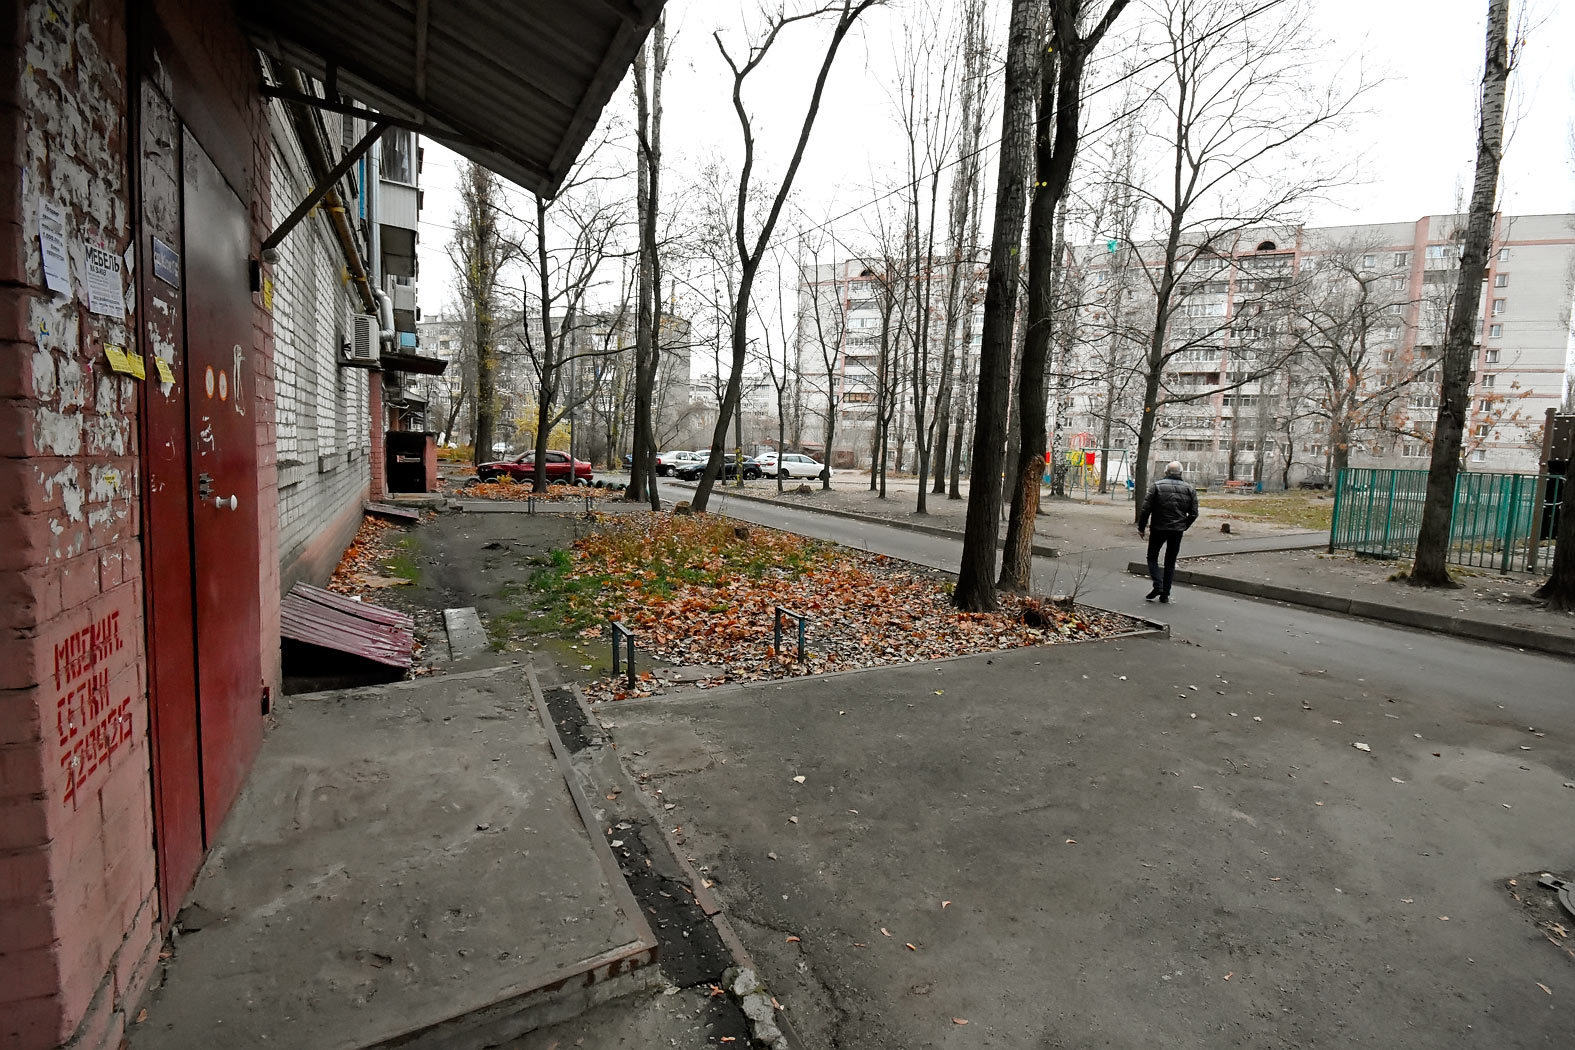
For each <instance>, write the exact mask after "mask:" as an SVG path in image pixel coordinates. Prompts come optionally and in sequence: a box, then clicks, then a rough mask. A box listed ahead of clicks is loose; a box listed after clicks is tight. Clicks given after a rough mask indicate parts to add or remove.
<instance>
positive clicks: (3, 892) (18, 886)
mask: <svg viewBox="0 0 1575 1050" xmlns="http://www.w3.org/2000/svg"><path fill="white" fill-rule="evenodd" d="M48 892H49V853H48V851H46V850H42V849H32V850H21V851H16V852H11V853H0V901H4V902H7V907H10V906H11V902H27V901H34V900H37V899H39V898H40V897H42V896H43V895H44V894H47V893H48Z"/></svg>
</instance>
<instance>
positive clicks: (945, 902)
mask: <svg viewBox="0 0 1575 1050" xmlns="http://www.w3.org/2000/svg"><path fill="white" fill-rule="evenodd" d="M951 906H952V902H951V901H941V907H943V908H950V907H951Z"/></svg>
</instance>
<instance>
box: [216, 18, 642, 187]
mask: <svg viewBox="0 0 1575 1050" xmlns="http://www.w3.org/2000/svg"><path fill="white" fill-rule="evenodd" d="M238 6H239V9H240V12H241V17H242V18H243V19H244V21H245V22H246V25H247V28H248V31H249V32H250V34H251V38H252V42H253V43H254V44H255V45H256V46H257V47H258V48H259V49H261V50H262V51H263V52H265V53H267V54H270V55H273V56H274V57H275V58H278V59H280V60H282V61H284V62H287V63H289V64H290V65H292V66H295V67H296V68H298V69H300V70H301V71H302V72H304V73H307V74H310V75H311V76H314V77H316V78H317V79H319V80H321V81H322V82H323V83H324V84H325V85H327V86H328V91H329V94H330V96H332V95H336V94H337V95H344V96H348V97H350V98H354V99H357V100H359V101H360V102H362V103H364V104H365V105H366V106H368V107H370V108H372V109H375V110H377V111H378V113H380V114H384V115H386V116H387V117H389V118H391V119H392V122H393V123H395V124H398V125H402V126H406V127H411V128H414V129H416V130H418V131H419V132H420V133H421V134H422V135H424V136H426V137H428V138H431V139H433V140H435V141H437V142H440V143H442V144H444V145H445V146H448V147H450V148H451V149H453V150H455V151H456V152H458V153H461V154H463V155H464V156H466V157H469V158H470V159H471V160H474V161H476V162H477V163H478V164H481V165H483V166H484V167H487V168H489V169H491V170H492V171H494V172H497V173H498V174H499V175H501V176H503V177H504V178H507V179H511V180H512V181H514V182H516V183H518V184H519V185H520V186H522V187H524V188H525V189H527V190H530V191H532V192H534V193H538V194H541V195H542V196H551V195H552V194H553V193H555V192H557V190H558V187H559V186H560V185H561V184H562V183H563V179H564V176H565V175H567V174H568V171H569V168H570V167H571V166H573V164H574V161H575V158H576V157H578V156H579V153H580V149H581V147H583V146H584V145H585V140H586V138H588V137H589V136H590V133H591V131H592V129H593V128H594V127H595V126H596V121H597V120H598V119H599V118H600V116H601V112H602V108H603V107H604V106H606V104H607V100H608V99H609V98H611V97H612V93H613V91H614V90H616V89H617V87H618V82H619V81H620V80H622V79H623V75H624V72H625V71H626V70H627V69H628V68H629V65H630V63H632V62H633V61H634V56H635V53H636V52H637V51H638V50H639V48H640V46H641V44H642V43H644V41H645V35H646V33H647V32H648V31H649V30H650V28H651V26H652V25H653V24H654V23H655V21H656V19H657V16H658V15H659V14H660V13H661V9H662V0H515V2H511V3H499V2H498V0H240V3H239V5H238Z"/></svg>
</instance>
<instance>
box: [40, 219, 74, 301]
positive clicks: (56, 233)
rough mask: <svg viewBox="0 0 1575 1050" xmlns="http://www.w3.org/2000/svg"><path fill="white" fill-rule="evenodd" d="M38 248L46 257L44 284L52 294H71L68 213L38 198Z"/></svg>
mask: <svg viewBox="0 0 1575 1050" xmlns="http://www.w3.org/2000/svg"><path fill="white" fill-rule="evenodd" d="M38 247H39V250H40V251H41V252H42V253H43V256H44V284H45V285H46V286H47V287H48V288H49V290H50V291H51V292H58V293H59V294H61V295H70V294H71V261H70V260H69V259H67V258H66V212H65V209H64V208H62V207H61V206H60V205H59V204H57V203H56V202H54V201H52V200H49V199H48V198H46V197H40V198H38Z"/></svg>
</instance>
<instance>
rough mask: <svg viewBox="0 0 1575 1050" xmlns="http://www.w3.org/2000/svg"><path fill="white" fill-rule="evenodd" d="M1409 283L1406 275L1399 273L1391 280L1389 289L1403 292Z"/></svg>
mask: <svg viewBox="0 0 1575 1050" xmlns="http://www.w3.org/2000/svg"><path fill="white" fill-rule="evenodd" d="M1409 283H1410V282H1409V281H1408V280H1407V279H1406V277H1405V275H1404V274H1398V273H1397V274H1395V275H1394V276H1392V277H1390V278H1389V287H1390V288H1393V289H1397V290H1403V289H1404V288H1405V286H1406V285H1407V284H1409Z"/></svg>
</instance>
